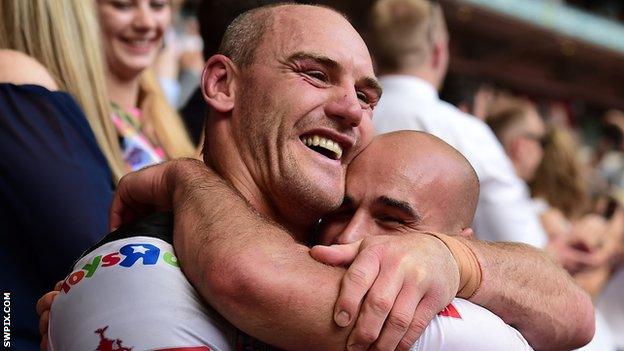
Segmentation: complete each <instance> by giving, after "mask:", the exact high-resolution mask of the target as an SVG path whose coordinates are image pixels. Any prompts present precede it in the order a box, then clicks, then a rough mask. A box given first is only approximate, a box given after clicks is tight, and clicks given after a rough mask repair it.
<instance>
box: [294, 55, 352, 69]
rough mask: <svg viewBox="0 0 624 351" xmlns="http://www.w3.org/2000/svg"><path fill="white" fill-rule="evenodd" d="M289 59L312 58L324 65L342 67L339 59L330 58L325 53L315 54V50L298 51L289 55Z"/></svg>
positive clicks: (334, 67) (332, 67)
mask: <svg viewBox="0 0 624 351" xmlns="http://www.w3.org/2000/svg"><path fill="white" fill-rule="evenodd" d="M288 60H289V61H297V60H312V61H316V62H318V63H320V64H322V65H324V66H327V67H329V68H331V69H337V68H340V64H339V63H338V61H336V60H334V59H332V58H329V57H327V56H325V55H320V54H315V53H313V52H306V51H298V52H295V53H294V54H292V55H290V56H289V57H288Z"/></svg>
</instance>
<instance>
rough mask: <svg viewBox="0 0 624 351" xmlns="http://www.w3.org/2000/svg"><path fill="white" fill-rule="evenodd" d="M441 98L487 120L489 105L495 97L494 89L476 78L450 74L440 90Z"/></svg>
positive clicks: (465, 111)
mask: <svg viewBox="0 0 624 351" xmlns="http://www.w3.org/2000/svg"><path fill="white" fill-rule="evenodd" d="M440 98H441V99H442V100H444V101H446V102H449V103H451V104H453V105H455V106H457V108H458V109H460V110H461V111H462V112H464V113H467V114H470V115H473V116H475V117H477V118H478V119H480V120H485V115H486V114H487V112H488V107H489V106H490V104H491V103H492V100H493V99H494V90H493V89H492V88H491V87H490V86H488V85H486V84H483V83H481V82H479V81H477V80H475V79H471V78H468V77H464V76H460V75H457V74H448V75H447V76H446V78H445V80H444V85H443V87H442V90H441V91H440Z"/></svg>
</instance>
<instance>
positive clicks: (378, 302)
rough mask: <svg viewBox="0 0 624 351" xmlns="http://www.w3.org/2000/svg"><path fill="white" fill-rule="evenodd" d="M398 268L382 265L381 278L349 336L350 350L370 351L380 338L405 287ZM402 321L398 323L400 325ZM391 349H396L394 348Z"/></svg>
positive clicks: (367, 299)
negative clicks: (370, 347) (389, 315)
mask: <svg viewBox="0 0 624 351" xmlns="http://www.w3.org/2000/svg"><path fill="white" fill-rule="evenodd" d="M398 268H399V267H398V265H395V266H388V265H387V263H386V264H385V265H382V267H381V270H380V274H379V276H378V277H377V279H376V280H375V282H374V284H373V286H372V288H371V289H370V290H369V291H368V294H366V299H365V301H364V303H363V304H362V308H361V309H360V314H359V315H358V317H357V322H356V324H355V328H354V329H353V330H352V331H351V334H350V335H349V339H348V340H347V349H348V350H368V348H369V346H370V345H372V344H373V343H374V342H375V341H376V340H377V338H378V337H379V334H380V332H381V329H382V327H384V322H385V321H386V317H388V314H389V313H390V310H391V309H392V308H393V306H394V303H395V300H396V298H397V295H399V292H400V291H401V287H402V285H403V275H402V273H397V272H399V269H398ZM415 307H416V306H414V308H415ZM413 312H414V310H413V309H412V311H411V314H410V315H409V318H408V319H407V321H406V322H405V326H404V330H403V334H404V333H405V331H406V330H407V327H408V326H409V323H410V322H411V320H412V315H413V314H414V313H413ZM403 317H404V316H401V317H400V319H401V321H402V320H403V319H404V318H403ZM401 321H398V322H399V323H400V322H401ZM393 322H397V320H396V319H393ZM402 336H403V335H402V334H401V337H402ZM401 337H398V338H397V339H396V343H395V344H398V342H399V340H401ZM391 349H394V347H392V348H391Z"/></svg>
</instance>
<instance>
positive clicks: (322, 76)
mask: <svg viewBox="0 0 624 351" xmlns="http://www.w3.org/2000/svg"><path fill="white" fill-rule="evenodd" d="M305 74H306V75H307V76H308V77H311V78H314V79H316V80H318V81H321V82H324V83H327V75H326V74H325V73H323V72H321V71H306V72H305Z"/></svg>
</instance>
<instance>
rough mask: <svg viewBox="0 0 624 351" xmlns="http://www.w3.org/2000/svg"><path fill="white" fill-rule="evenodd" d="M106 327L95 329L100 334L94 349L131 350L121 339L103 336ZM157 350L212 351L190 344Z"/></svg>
mask: <svg viewBox="0 0 624 351" xmlns="http://www.w3.org/2000/svg"><path fill="white" fill-rule="evenodd" d="M106 329H108V325H107V326H105V327H104V328H100V329H98V330H96V331H95V333H96V334H98V335H99V336H100V344H99V345H98V347H97V348H96V349H95V351H132V347H130V348H127V347H123V346H122V345H121V344H122V343H123V341H121V340H119V339H115V340H111V339H107V338H106V337H105V336H104V332H105V331H106ZM157 351H212V350H211V349H210V348H209V347H208V346H192V347H176V348H167V349H158V350H157Z"/></svg>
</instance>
